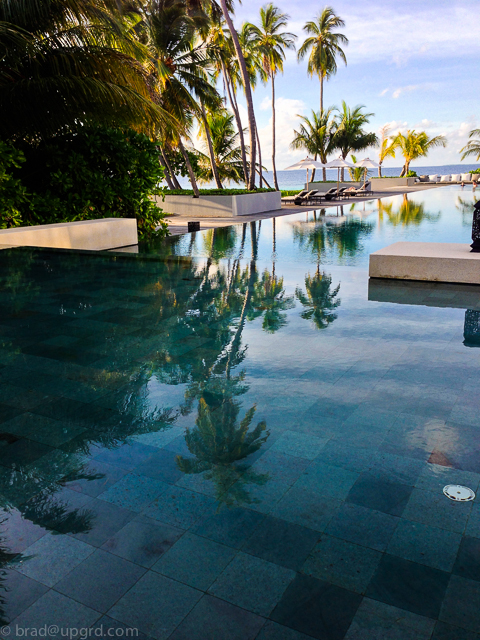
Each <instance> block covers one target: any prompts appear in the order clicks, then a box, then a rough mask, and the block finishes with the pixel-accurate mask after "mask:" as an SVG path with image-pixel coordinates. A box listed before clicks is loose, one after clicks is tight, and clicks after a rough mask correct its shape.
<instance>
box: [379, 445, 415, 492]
mask: <svg viewBox="0 0 480 640" xmlns="http://www.w3.org/2000/svg"><path fill="white" fill-rule="evenodd" d="M425 466H426V465H425V463H424V462H423V461H422V460H418V459H416V458H409V457H408V456H396V455H394V454H391V453H385V452H384V451H381V452H380V451H379V452H378V453H377V454H376V455H375V458H374V462H373V466H372V472H373V473H381V474H384V475H385V476H386V477H388V479H389V481H392V482H400V483H402V484H408V485H415V483H416V481H417V480H418V477H419V476H420V474H421V473H422V471H423V469H424V468H425Z"/></svg>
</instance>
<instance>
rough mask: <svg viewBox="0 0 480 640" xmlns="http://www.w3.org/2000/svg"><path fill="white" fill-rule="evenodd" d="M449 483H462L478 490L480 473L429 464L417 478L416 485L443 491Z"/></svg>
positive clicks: (430, 489)
mask: <svg viewBox="0 0 480 640" xmlns="http://www.w3.org/2000/svg"><path fill="white" fill-rule="evenodd" d="M447 484H461V485H463V486H466V487H470V489H473V491H477V489H478V486H479V484H480V474H478V473H472V472H471V471H462V470H461V469H452V468H450V467H445V466H442V465H438V464H427V465H425V466H424V468H423V470H422V473H421V474H420V475H419V477H418V478H417V481H416V483H415V486H416V487H417V489H424V490H425V491H433V492H441V491H443V488H444V487H445V486H446V485H447Z"/></svg>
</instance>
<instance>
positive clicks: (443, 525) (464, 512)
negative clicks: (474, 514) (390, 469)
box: [403, 489, 472, 533]
mask: <svg viewBox="0 0 480 640" xmlns="http://www.w3.org/2000/svg"><path fill="white" fill-rule="evenodd" d="M471 510H472V503H471V502H454V501H453V500H449V499H448V498H447V497H446V496H444V495H443V493H442V492H439V491H437V492H435V493H433V492H432V491H423V490H422V489H414V490H413V492H412V495H411V496H410V499H409V501H408V504H407V506H406V508H405V511H404V512H403V517H404V518H407V519H408V520H413V521H414V522H421V523H422V524H428V525H431V526H433V527H439V528H440V529H447V530H448V531H454V532H456V533H463V532H464V530H465V526H466V524H467V520H468V518H469V515H470V512H471Z"/></svg>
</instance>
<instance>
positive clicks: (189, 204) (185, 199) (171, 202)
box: [156, 191, 282, 220]
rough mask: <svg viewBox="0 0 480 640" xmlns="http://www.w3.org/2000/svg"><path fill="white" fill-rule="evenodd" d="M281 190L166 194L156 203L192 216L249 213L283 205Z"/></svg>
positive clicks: (221, 216) (273, 208) (274, 208)
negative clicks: (218, 194) (239, 192)
mask: <svg viewBox="0 0 480 640" xmlns="http://www.w3.org/2000/svg"><path fill="white" fill-rule="evenodd" d="M281 199H282V194H281V193H280V191H267V192H265V193H242V194H239V195H231V196H200V197H199V198H193V197H192V196H169V195H168V194H167V195H166V196H165V200H162V198H160V197H157V198H156V203H157V204H158V206H159V207H161V208H162V209H163V210H164V211H165V212H166V213H174V214H177V215H182V216H189V219H190V220H197V219H198V218H225V217H234V218H235V217H237V216H249V215H254V214H258V213H265V212H267V211H275V210H278V209H281V207H282V202H281Z"/></svg>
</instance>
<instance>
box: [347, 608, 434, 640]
mask: <svg viewBox="0 0 480 640" xmlns="http://www.w3.org/2000/svg"><path fill="white" fill-rule="evenodd" d="M434 624H435V621H434V620H432V619H431V618H427V617H425V616H419V615H417V614H415V613H411V612H410V611H406V610H405V609H398V608H397V607H392V606H391V605H388V604H385V603H383V602H378V601H377V600H371V599H370V598H364V599H363V600H362V603H361V604H360V606H359V608H358V611H357V613H356V615H355V617H354V619H353V622H352V624H351V626H350V628H349V630H348V632H347V635H346V636H345V640H360V639H361V640H363V639H365V640H370V639H372V640H373V639H374V638H375V639H377V638H378V640H430V636H431V634H432V630H433V627H434Z"/></svg>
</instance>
